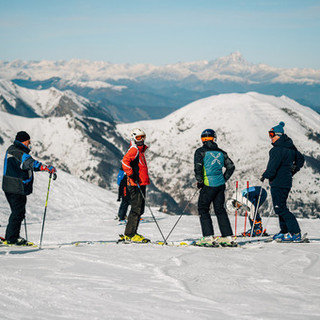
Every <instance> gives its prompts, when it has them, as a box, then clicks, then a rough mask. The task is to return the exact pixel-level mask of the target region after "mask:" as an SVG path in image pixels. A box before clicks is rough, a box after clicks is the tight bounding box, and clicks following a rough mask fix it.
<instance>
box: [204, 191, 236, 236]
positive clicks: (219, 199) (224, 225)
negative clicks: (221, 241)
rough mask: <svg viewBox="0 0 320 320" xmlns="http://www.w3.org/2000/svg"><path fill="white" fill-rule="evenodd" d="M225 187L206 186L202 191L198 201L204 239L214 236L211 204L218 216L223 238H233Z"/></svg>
mask: <svg viewBox="0 0 320 320" xmlns="http://www.w3.org/2000/svg"><path fill="white" fill-rule="evenodd" d="M225 189H226V186H225V185H222V186H219V187H207V186H204V187H203V188H202V189H201V190H200V195H199V200H198V212H199V216H200V224H201V230H202V235H203V236H204V237H207V236H213V235H214V230H213V224H212V219H211V215H210V204H211V202H212V203H213V208H214V213H215V215H216V216H217V220H218V225H219V229H220V233H221V236H222V237H227V236H231V235H232V234H233V232H232V228H231V225H230V221H229V217H228V215H227V211H226V209H225V208H224V202H225V196H224V191H225Z"/></svg>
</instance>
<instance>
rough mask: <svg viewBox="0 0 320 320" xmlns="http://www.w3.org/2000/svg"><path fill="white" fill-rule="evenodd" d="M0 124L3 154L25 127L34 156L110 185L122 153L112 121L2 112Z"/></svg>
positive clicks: (73, 172) (101, 184)
mask: <svg viewBox="0 0 320 320" xmlns="http://www.w3.org/2000/svg"><path fill="white" fill-rule="evenodd" d="M0 123H1V126H0V137H1V144H2V146H1V150H2V152H1V154H2V155H4V153H5V149H6V148H8V146H9V145H10V144H11V143H12V142H13V140H14V137H15V134H16V132H18V131H21V130H24V131H27V132H28V133H29V134H30V136H31V143H32V155H33V156H34V157H35V158H36V159H40V160H41V161H43V162H44V163H47V164H52V165H55V166H57V167H58V168H59V169H62V170H65V171H67V172H70V173H72V174H73V175H75V176H78V177H81V178H83V179H85V180H89V181H91V182H94V183H96V184H99V185H100V186H109V187H110V186H111V185H113V181H112V180H114V179H115V176H116V172H117V171H118V168H119V164H120V159H121V157H122V153H121V151H120V150H119V149H117V148H115V147H114V146H113V145H112V141H115V140H119V141H117V143H118V144H119V143H120V145H121V143H122V142H121V141H122V139H121V138H119V137H118V136H117V135H116V134H115V133H114V127H113V125H112V124H110V123H108V122H105V121H102V120H98V119H88V118H74V117H72V116H66V117H48V118H25V117H20V116H15V115H12V114H8V113H5V112H0ZM106 172H108V173H109V175H106Z"/></svg>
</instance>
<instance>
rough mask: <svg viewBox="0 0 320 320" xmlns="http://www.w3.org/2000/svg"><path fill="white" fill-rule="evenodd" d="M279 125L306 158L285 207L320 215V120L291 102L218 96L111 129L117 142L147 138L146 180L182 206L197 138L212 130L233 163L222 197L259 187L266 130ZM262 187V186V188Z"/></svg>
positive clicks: (189, 192)
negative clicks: (137, 134)
mask: <svg viewBox="0 0 320 320" xmlns="http://www.w3.org/2000/svg"><path fill="white" fill-rule="evenodd" d="M280 121H284V122H285V124H286V126H285V128H284V129H285V132H286V133H287V134H288V135H289V136H290V137H292V139H293V141H294V143H295V145H296V146H297V148H298V149H299V150H300V151H301V152H302V153H303V154H304V155H305V156H306V164H305V166H304V168H303V169H302V170H301V172H299V173H298V174H297V175H296V176H295V177H294V183H293V189H292V192H291V194H290V199H289V203H290V206H291V208H293V209H294V210H295V211H297V212H300V214H301V215H310V216H317V215H319V214H320V204H319V194H320V131H319V128H320V115H319V114H317V113H316V112H314V111H313V110H311V109H310V108H306V107H304V106H302V105H300V104H298V103H296V102H295V101H293V100H291V99H289V98H287V97H285V96H283V97H280V98H277V97H274V96H267V95H262V94H258V93H253V92H251V93H246V94H221V95H218V96H212V97H209V98H206V99H202V100H198V101H195V102H194V103H191V104H189V105H187V106H185V107H183V108H181V109H179V110H177V111H176V112H174V113H172V114H170V115H169V116H167V117H165V118H163V119H161V120H152V121H140V122H135V123H131V124H119V125H117V129H118V131H119V132H120V133H121V134H122V135H123V137H124V138H125V137H128V133H129V132H130V129H131V128H134V127H139V128H142V129H143V130H145V132H146V133H147V144H149V145H150V148H149V150H148V157H149V166H150V174H151V176H152V178H153V180H154V182H155V184H156V186H157V187H158V188H159V189H161V190H166V191H167V192H169V193H170V194H171V195H172V196H173V197H174V198H175V200H176V201H178V202H180V203H183V202H185V201H186V200H187V199H189V198H190V197H191V196H192V194H193V193H194V192H195V187H194V183H195V179H194V172H193V157H194V152H195V150H196V148H198V147H200V146H201V144H202V143H201V140H200V135H201V132H202V131H203V130H204V129H206V128H212V129H214V130H215V131H216V133H217V136H218V141H217V142H218V145H219V147H220V148H222V149H224V150H225V151H226V152H227V153H228V154H229V156H230V158H231V159H233V161H234V162H235V165H236V171H235V173H234V175H233V176H232V178H231V179H230V181H229V182H228V183H227V195H228V196H231V194H232V193H233V191H234V189H235V181H239V182H240V187H241V188H245V187H246V181H249V182H250V185H255V184H259V185H260V184H261V182H260V181H259V180H258V178H259V177H260V175H261V174H262V173H263V172H264V170H265V168H266V165H267V161H268V152H269V150H270V148H271V145H270V139H269V137H268V130H269V129H270V128H271V127H273V126H275V125H277V124H278V123H279V122H280ZM265 186H267V184H265Z"/></svg>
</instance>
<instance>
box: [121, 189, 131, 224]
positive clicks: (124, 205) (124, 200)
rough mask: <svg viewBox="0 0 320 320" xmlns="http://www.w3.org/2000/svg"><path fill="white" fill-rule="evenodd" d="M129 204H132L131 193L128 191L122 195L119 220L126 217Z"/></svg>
mask: <svg viewBox="0 0 320 320" xmlns="http://www.w3.org/2000/svg"><path fill="white" fill-rule="evenodd" d="M129 205H130V194H129V192H128V193H127V194H126V195H125V196H122V200H121V203H120V207H119V211H118V217H119V220H124V219H125V217H126V214H127V211H128V207H129Z"/></svg>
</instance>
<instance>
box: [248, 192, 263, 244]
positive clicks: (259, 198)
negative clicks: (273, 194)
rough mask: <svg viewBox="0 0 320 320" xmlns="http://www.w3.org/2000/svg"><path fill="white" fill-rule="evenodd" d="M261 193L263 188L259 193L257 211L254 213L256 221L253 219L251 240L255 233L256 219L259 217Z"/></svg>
mask: <svg viewBox="0 0 320 320" xmlns="http://www.w3.org/2000/svg"><path fill="white" fill-rule="evenodd" d="M261 193H262V187H261V189H260V192H259V197H258V202H257V206H256V210H255V212H254V219H253V223H252V227H251V232H250V238H252V233H253V229H254V225H255V222H256V217H257V214H258V210H259V205H260V199H261Z"/></svg>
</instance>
